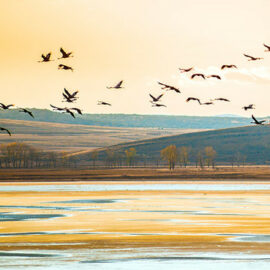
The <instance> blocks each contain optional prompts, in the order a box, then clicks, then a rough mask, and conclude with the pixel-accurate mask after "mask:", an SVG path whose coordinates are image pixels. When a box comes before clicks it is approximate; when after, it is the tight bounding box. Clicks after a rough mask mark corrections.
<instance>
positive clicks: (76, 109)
mask: <svg viewBox="0 0 270 270" xmlns="http://www.w3.org/2000/svg"><path fill="white" fill-rule="evenodd" d="M69 110H73V111H76V112H77V113H78V114H80V115H82V110H81V109H79V108H69Z"/></svg>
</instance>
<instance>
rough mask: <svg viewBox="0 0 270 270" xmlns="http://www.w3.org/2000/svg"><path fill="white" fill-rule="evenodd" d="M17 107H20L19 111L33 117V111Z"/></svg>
mask: <svg viewBox="0 0 270 270" xmlns="http://www.w3.org/2000/svg"><path fill="white" fill-rule="evenodd" d="M19 109H20V110H19V112H24V113H27V114H29V115H30V116H31V117H33V118H35V117H34V115H33V113H32V112H31V111H29V110H27V109H24V108H19Z"/></svg>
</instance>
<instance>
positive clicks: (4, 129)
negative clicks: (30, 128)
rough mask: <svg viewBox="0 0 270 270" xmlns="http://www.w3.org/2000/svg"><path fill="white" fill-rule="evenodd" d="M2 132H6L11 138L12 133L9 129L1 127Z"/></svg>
mask: <svg viewBox="0 0 270 270" xmlns="http://www.w3.org/2000/svg"><path fill="white" fill-rule="evenodd" d="M0 130H3V131H6V132H7V133H8V135H9V136H11V133H10V131H9V130H8V129H6V128H3V127H0Z"/></svg>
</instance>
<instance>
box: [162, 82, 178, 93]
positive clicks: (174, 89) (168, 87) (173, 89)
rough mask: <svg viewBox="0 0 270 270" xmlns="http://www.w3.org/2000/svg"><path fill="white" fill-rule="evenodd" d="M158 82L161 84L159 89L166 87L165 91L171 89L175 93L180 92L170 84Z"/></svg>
mask: <svg viewBox="0 0 270 270" xmlns="http://www.w3.org/2000/svg"><path fill="white" fill-rule="evenodd" d="M158 84H160V85H162V87H161V89H166V90H167V91H168V90H172V91H175V92H176V93H181V92H180V90H179V89H178V88H176V87H174V86H171V85H168V84H165V83H161V82H158Z"/></svg>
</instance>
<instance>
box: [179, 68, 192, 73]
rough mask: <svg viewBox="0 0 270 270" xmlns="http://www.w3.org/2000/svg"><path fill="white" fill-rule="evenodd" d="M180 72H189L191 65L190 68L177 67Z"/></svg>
mask: <svg viewBox="0 0 270 270" xmlns="http://www.w3.org/2000/svg"><path fill="white" fill-rule="evenodd" d="M179 70H180V72H181V73H185V72H190V71H191V70H193V67H191V68H179Z"/></svg>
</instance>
